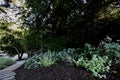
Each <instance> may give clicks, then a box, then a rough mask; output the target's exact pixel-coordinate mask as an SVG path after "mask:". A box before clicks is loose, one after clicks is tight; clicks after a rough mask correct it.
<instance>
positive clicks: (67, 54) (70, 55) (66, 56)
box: [55, 48, 78, 64]
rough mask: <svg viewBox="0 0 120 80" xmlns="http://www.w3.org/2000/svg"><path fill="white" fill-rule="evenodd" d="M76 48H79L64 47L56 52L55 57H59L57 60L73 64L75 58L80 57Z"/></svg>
mask: <svg viewBox="0 0 120 80" xmlns="http://www.w3.org/2000/svg"><path fill="white" fill-rule="evenodd" d="M76 50H77V49H74V48H68V49H63V51H59V52H56V54H55V57H56V58H57V62H65V63H68V64H73V59H74V58H76V57H78V54H77V53H76Z"/></svg>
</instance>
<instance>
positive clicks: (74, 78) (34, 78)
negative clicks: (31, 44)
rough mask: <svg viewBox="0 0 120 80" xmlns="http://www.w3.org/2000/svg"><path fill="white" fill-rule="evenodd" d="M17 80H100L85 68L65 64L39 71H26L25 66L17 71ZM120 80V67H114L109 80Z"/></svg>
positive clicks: (108, 75)
mask: <svg viewBox="0 0 120 80" xmlns="http://www.w3.org/2000/svg"><path fill="white" fill-rule="evenodd" d="M15 72H16V73H17V74H16V80H100V79H98V78H95V77H93V76H92V74H91V72H89V71H87V70H86V69H85V68H82V67H81V68H77V67H74V66H70V65H65V64H63V63H59V64H55V65H53V66H51V67H48V68H45V67H40V68H38V69H30V70H27V69H24V66H22V67H20V68H19V69H17V70H16V71H15ZM101 80H120V65H115V66H113V67H112V71H110V73H109V74H107V79H101Z"/></svg>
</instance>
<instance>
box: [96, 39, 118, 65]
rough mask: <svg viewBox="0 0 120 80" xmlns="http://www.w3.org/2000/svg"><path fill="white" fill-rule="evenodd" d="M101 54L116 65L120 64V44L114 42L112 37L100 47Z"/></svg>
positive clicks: (102, 42) (105, 40)
mask: <svg viewBox="0 0 120 80" xmlns="http://www.w3.org/2000/svg"><path fill="white" fill-rule="evenodd" d="M98 50H99V54H100V55H102V56H103V55H106V56H108V57H109V58H110V59H112V60H113V62H115V63H120V44H119V43H115V42H112V39H111V38H110V37H106V38H105V39H104V40H103V41H101V44H100V45H99V48H98Z"/></svg>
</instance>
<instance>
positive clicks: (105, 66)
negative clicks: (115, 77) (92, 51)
mask: <svg viewBox="0 0 120 80" xmlns="http://www.w3.org/2000/svg"><path fill="white" fill-rule="evenodd" d="M74 62H75V64H76V65H77V66H78V67H80V66H82V67H85V68H86V69H87V70H90V71H91V72H92V73H93V75H94V76H95V77H99V78H103V77H104V78H106V75H104V73H105V72H108V71H109V70H110V66H111V61H110V60H109V59H108V57H107V56H104V57H100V56H97V55H93V57H92V59H91V60H88V59H87V58H85V57H80V58H79V59H78V60H77V61H75V60H74Z"/></svg>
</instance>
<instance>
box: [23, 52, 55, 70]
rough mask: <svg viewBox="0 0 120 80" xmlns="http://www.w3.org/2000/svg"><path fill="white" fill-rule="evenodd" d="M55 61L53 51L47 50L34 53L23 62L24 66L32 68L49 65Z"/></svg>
mask: <svg viewBox="0 0 120 80" xmlns="http://www.w3.org/2000/svg"><path fill="white" fill-rule="evenodd" d="M55 62H56V58H55V57H54V52H51V51H47V52H46V53H44V54H39V55H34V56H33V57H31V58H29V59H28V60H27V62H26V64H25V68H27V69H34V68H38V67H40V66H42V67H43V66H44V67H49V66H51V65H52V64H54V63H55Z"/></svg>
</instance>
